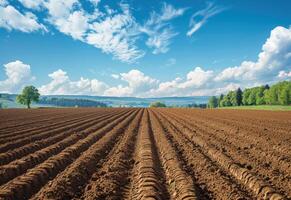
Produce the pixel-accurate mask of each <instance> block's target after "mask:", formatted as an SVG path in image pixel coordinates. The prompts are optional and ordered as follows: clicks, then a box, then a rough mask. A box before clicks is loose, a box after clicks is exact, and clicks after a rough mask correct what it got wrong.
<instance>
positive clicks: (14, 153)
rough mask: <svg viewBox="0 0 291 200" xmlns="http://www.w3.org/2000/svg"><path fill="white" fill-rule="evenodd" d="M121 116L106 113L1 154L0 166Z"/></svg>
mask: <svg viewBox="0 0 291 200" xmlns="http://www.w3.org/2000/svg"><path fill="white" fill-rule="evenodd" d="M121 114H123V112H121V113H117V112H116V113H115V112H113V113H107V114H104V115H100V116H98V117H96V119H94V120H92V121H91V120H88V121H86V122H87V123H84V124H83V123H82V124H80V125H79V126H78V127H76V128H72V129H69V130H67V131H64V132H60V134H58V133H57V134H56V135H54V136H51V137H48V138H46V139H43V140H39V141H36V142H33V143H28V144H26V145H24V146H21V147H19V148H16V149H13V150H10V151H7V152H5V153H1V154H0V165H4V164H8V163H9V162H11V161H13V160H16V159H18V158H21V157H23V156H26V155H28V154H31V153H33V152H35V151H37V150H40V149H43V148H45V147H47V146H50V145H53V144H55V143H57V142H60V141H61V140H63V139H65V138H66V137H69V136H71V135H73V134H76V133H78V132H80V131H82V130H84V129H87V128H90V126H92V125H94V124H96V123H98V122H100V121H102V120H106V119H107V118H110V117H112V116H114V115H121Z"/></svg>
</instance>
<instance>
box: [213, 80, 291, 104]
mask: <svg viewBox="0 0 291 200" xmlns="http://www.w3.org/2000/svg"><path fill="white" fill-rule="evenodd" d="M290 104H291V81H283V82H279V83H277V84H274V85H272V86H271V87H270V86H269V85H264V86H259V87H253V88H246V89H245V90H244V91H242V90H241V89H240V88H238V89H237V90H235V91H230V92H228V93H227V94H226V95H223V94H221V95H220V96H218V97H216V96H212V97H210V99H209V101H208V107H209V108H216V107H227V106H242V105H290Z"/></svg>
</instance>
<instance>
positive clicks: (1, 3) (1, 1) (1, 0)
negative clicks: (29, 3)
mask: <svg viewBox="0 0 291 200" xmlns="http://www.w3.org/2000/svg"><path fill="white" fill-rule="evenodd" d="M7 4H8V2H7V1H6V0H0V6H6V5H7Z"/></svg>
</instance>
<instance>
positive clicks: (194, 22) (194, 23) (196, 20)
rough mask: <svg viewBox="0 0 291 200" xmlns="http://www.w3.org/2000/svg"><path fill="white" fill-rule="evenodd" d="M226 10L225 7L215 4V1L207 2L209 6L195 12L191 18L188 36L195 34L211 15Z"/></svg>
mask: <svg viewBox="0 0 291 200" xmlns="http://www.w3.org/2000/svg"><path fill="white" fill-rule="evenodd" d="M223 10H225V8H223V7H219V6H215V5H214V3H207V7H206V8H204V9H202V10H199V11H197V12H196V13H194V14H193V15H192V17H191V19H190V23H189V28H190V29H189V31H188V32H187V36H191V35H193V34H194V33H195V32H196V31H198V30H199V29H200V28H201V27H202V26H203V25H204V24H205V23H206V22H207V20H208V19H209V18H210V17H213V16H214V15H216V14H218V13H220V12H222V11H223Z"/></svg>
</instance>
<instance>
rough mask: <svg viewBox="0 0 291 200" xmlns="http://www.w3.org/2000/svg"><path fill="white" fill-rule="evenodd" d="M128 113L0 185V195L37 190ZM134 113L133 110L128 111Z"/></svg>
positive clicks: (17, 195) (27, 194)
mask: <svg viewBox="0 0 291 200" xmlns="http://www.w3.org/2000/svg"><path fill="white" fill-rule="evenodd" d="M128 115H129V114H127V115H124V116H122V117H120V118H118V119H116V120H114V121H112V122H111V123H109V124H108V125H106V126H104V127H103V128H101V129H99V130H98V131H96V132H94V133H91V134H90V135H89V137H87V138H86V139H83V140H80V141H78V142H77V143H76V144H75V145H73V146H71V147H68V148H66V149H65V150H63V151H62V152H61V153H59V154H57V155H55V156H52V157H50V158H49V159H48V160H46V161H45V162H43V163H41V164H40V165H38V166H36V167H35V168H33V169H31V170H29V171H28V172H27V173H25V174H23V175H22V176H19V177H17V178H15V179H13V180H11V181H10V182H8V183H7V184H5V185H3V186H1V187H0V197H2V198H5V199H19V198H24V199H25V198H29V197H30V196H31V195H32V194H33V193H35V192H37V190H38V189H40V188H41V186H43V185H45V184H46V183H47V182H48V181H49V180H50V179H53V178H54V177H55V176H56V175H57V174H58V173H60V172H61V171H63V170H64V169H65V168H66V167H67V166H68V165H70V164H71V163H73V162H74V161H75V159H76V158H78V157H79V156H80V155H81V153H82V152H84V151H86V150H87V149H88V148H89V147H90V146H92V145H93V144H94V143H96V142H97V141H98V140H99V139H101V138H102V137H103V136H104V135H106V133H110V132H111V130H112V128H113V127H115V126H117V125H118V124H119V123H122V122H123V121H125V120H126V119H127V118H126V117H128ZM130 115H131V116H133V115H134V111H132V112H131V113H130Z"/></svg>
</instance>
